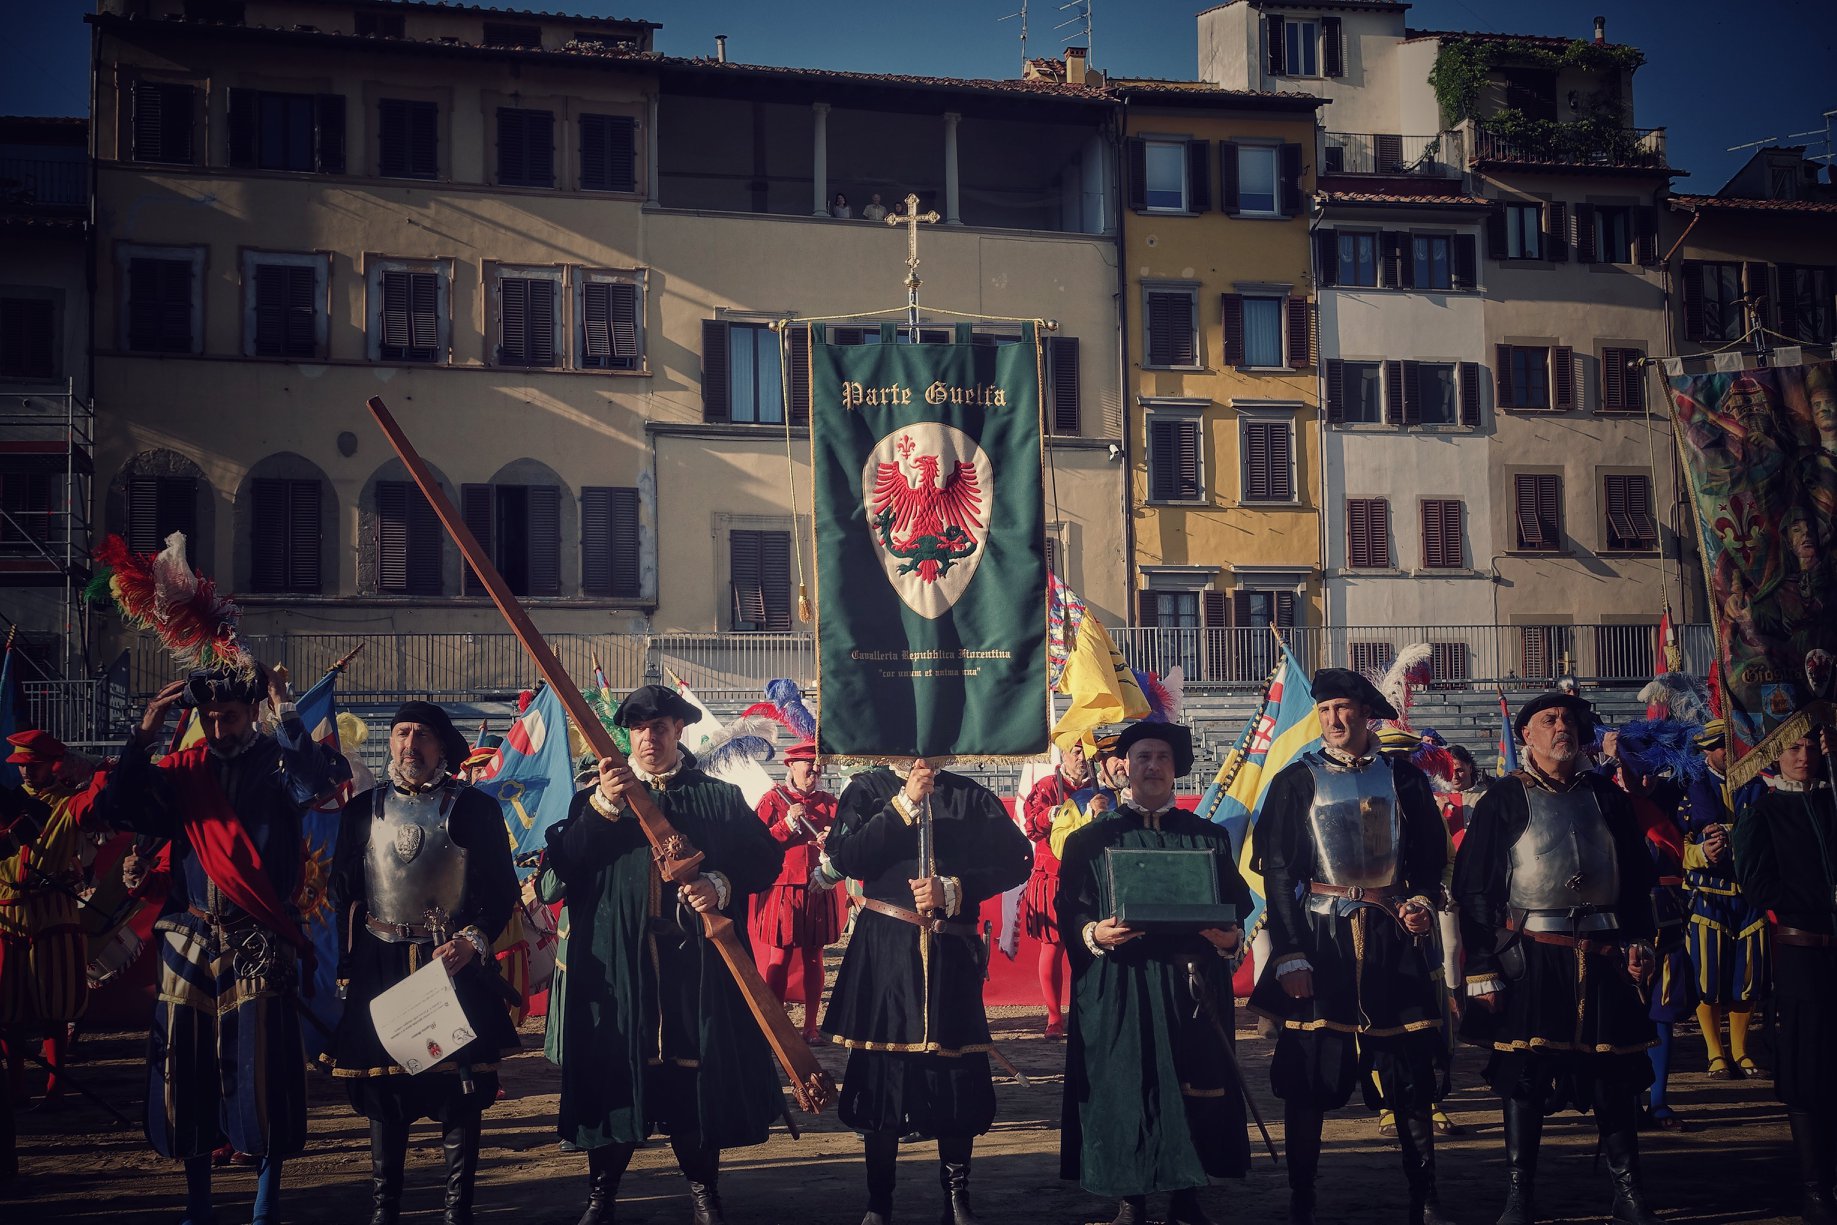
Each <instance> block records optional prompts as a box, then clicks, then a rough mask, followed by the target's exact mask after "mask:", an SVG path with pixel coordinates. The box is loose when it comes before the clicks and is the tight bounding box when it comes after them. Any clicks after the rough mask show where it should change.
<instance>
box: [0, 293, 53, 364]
mask: <svg viewBox="0 0 1837 1225" xmlns="http://www.w3.org/2000/svg"><path fill="white" fill-rule="evenodd" d="M57 370H58V343H57V303H56V302H54V301H53V300H52V299H50V298H0V378H7V379H49V378H55V377H56V376H57Z"/></svg>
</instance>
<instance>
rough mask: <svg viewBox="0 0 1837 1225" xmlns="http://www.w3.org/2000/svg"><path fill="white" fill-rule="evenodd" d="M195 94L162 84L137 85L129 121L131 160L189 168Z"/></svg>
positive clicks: (178, 87)
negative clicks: (131, 144)
mask: <svg viewBox="0 0 1837 1225" xmlns="http://www.w3.org/2000/svg"><path fill="white" fill-rule="evenodd" d="M197 92H198V91H197V90H196V89H195V88H194V87H192V86H190V85H172V84H168V83H166V82H164V81H136V82H134V93H133V114H132V116H131V117H130V123H131V133H132V140H133V150H134V160H135V161H137V162H162V163H165V164H167V165H172V166H189V165H191V163H192V161H193V155H192V128H193V115H194V113H195V111H196V108H197V102H196V98H197Z"/></svg>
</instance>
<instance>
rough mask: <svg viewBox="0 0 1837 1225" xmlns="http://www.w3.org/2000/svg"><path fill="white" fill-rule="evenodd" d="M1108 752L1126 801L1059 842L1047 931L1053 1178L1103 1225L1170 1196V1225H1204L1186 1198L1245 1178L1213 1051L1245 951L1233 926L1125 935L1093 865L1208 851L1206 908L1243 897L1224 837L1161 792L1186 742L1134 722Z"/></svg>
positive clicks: (1226, 1084) (1245, 1150)
mask: <svg viewBox="0 0 1837 1225" xmlns="http://www.w3.org/2000/svg"><path fill="white" fill-rule="evenodd" d="M1118 747H1119V749H1120V750H1121V751H1123V752H1125V753H1127V754H1128V757H1129V780H1130V799H1129V801H1128V802H1127V803H1125V804H1124V805H1123V806H1122V807H1121V808H1119V809H1118V810H1117V811H1116V812H1115V813H1113V814H1110V815H1107V816H1102V817H1099V818H1097V819H1096V820H1094V821H1092V822H1091V823H1090V824H1089V825H1085V826H1083V827H1082V828H1080V829H1078V830H1077V831H1075V832H1074V833H1073V834H1072V835H1071V837H1070V838H1068V839H1066V842H1065V858H1064V859H1063V861H1062V862H1061V865H1060V871H1059V899H1058V914H1059V930H1060V932H1061V933H1062V934H1063V939H1064V942H1065V948H1066V950H1067V952H1068V953H1069V954H1070V955H1071V960H1072V1013H1071V1031H1070V1035H1069V1040H1068V1044H1067V1046H1066V1054H1065V1099H1064V1115H1063V1126H1062V1129H1061V1131H1060V1138H1059V1168H1060V1176H1061V1177H1063V1178H1075V1179H1077V1180H1078V1181H1079V1183H1080V1185H1082V1186H1083V1187H1084V1189H1085V1190H1087V1191H1090V1192H1092V1193H1093V1194H1096V1195H1106V1196H1114V1197H1117V1198H1119V1199H1121V1201H1122V1203H1121V1206H1120V1207H1119V1208H1118V1210H1117V1213H1116V1219H1115V1222H1114V1225H1145V1223H1146V1221H1147V1219H1148V1218H1147V1204H1146V1200H1147V1197H1148V1196H1149V1195H1150V1194H1151V1193H1154V1192H1158V1191H1171V1192H1173V1198H1172V1201H1171V1202H1170V1204H1169V1205H1168V1214H1167V1220H1168V1221H1169V1223H1170V1225H1209V1223H1210V1220H1211V1218H1210V1217H1208V1216H1207V1215H1206V1212H1205V1209H1204V1208H1203V1207H1202V1206H1201V1205H1200V1203H1199V1197H1198V1194H1197V1193H1196V1189H1197V1188H1199V1187H1203V1186H1205V1185H1206V1183H1207V1181H1208V1179H1212V1178H1242V1177H1243V1176H1244V1174H1245V1172H1246V1171H1247V1170H1248V1169H1249V1167H1250V1144H1249V1140H1248V1138H1247V1135H1246V1133H1245V1131H1244V1099H1243V1089H1242V1086H1240V1085H1239V1084H1238V1083H1237V1081H1236V1078H1235V1076H1234V1074H1233V1072H1232V1065H1231V1060H1230V1058H1229V1052H1228V1050H1227V1048H1226V1043H1228V1042H1231V1041H1233V1040H1234V1039H1235V1035H1236V1024H1235V1022H1234V1019H1233V1000H1232V996H1231V974H1232V971H1233V970H1234V969H1235V967H1236V965H1237V963H1238V962H1239V961H1241V960H1242V959H1243V955H1244V952H1245V945H1244V943H1243V940H1242V939H1241V935H1240V933H1239V931H1238V928H1237V926H1236V925H1235V924H1232V925H1230V926H1228V927H1222V928H1211V929H1207V930H1204V931H1199V932H1182V933H1171V932H1170V933H1149V932H1144V931H1138V930H1135V929H1132V928H1129V927H1126V926H1124V925H1123V924H1122V923H1121V922H1119V921H1118V919H1117V917H1116V916H1115V915H1114V914H1112V913H1110V912H1109V910H1108V909H1107V908H1106V907H1105V905H1104V890H1103V883H1102V882H1103V877H1104V869H1105V852H1106V851H1109V850H1111V849H1112V848H1116V849H1123V850H1139V849H1152V850H1178V851H1207V852H1210V853H1211V855H1212V859H1213V866H1214V868H1215V870H1216V871H1217V874H1218V896H1219V899H1220V900H1221V901H1222V902H1224V903H1226V904H1228V905H1231V906H1233V907H1235V908H1236V910H1237V913H1238V914H1240V915H1242V914H1247V913H1248V912H1249V910H1250V907H1251V897H1250V889H1249V887H1248V886H1246V885H1245V884H1244V879H1243V877H1241V876H1239V875H1238V871H1237V861H1236V857H1235V856H1234V855H1233V853H1232V850H1231V837H1230V835H1229V834H1227V833H1226V832H1225V830H1224V828H1223V827H1222V826H1219V825H1215V824H1213V823H1212V822H1210V821H1206V820H1202V819H1201V818H1199V817H1197V816H1195V815H1193V814H1192V813H1190V812H1185V811H1183V810H1181V809H1179V808H1177V807H1175V805H1174V780H1175V779H1176V778H1181V777H1184V776H1185V775H1186V774H1188V773H1189V772H1191V770H1192V768H1193V736H1192V733H1191V732H1190V731H1188V730H1187V729H1186V728H1184V727H1180V726H1178V725H1173V724H1167V723H1149V722H1144V723H1135V724H1132V725H1131V726H1130V727H1129V728H1128V729H1127V730H1125V731H1124V732H1123V734H1122V738H1121V741H1120V742H1119V745H1118ZM1175 1102H1178V1103H1179V1104H1180V1108H1179V1109H1177V1110H1176V1109H1173V1108H1172V1104H1173V1103H1175Z"/></svg>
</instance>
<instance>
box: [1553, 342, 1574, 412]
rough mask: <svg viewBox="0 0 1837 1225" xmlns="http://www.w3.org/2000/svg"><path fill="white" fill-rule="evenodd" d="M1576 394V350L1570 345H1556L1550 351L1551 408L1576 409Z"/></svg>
mask: <svg viewBox="0 0 1837 1225" xmlns="http://www.w3.org/2000/svg"><path fill="white" fill-rule="evenodd" d="M1575 393H1576V385H1575V350H1574V349H1572V348H1570V347H1569V346H1568V345H1556V346H1555V347H1553V348H1552V349H1551V350H1550V397H1551V406H1552V407H1553V408H1557V409H1565V408H1575V407H1576V406H1577V405H1576V394H1575Z"/></svg>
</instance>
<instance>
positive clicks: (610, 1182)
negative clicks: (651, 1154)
mask: <svg viewBox="0 0 1837 1225" xmlns="http://www.w3.org/2000/svg"><path fill="white" fill-rule="evenodd" d="M637 1147H638V1146H637V1145H635V1144H603V1145H601V1146H600V1147H599V1148H590V1149H588V1150H587V1211H585V1212H583V1213H582V1214H581V1218H580V1220H579V1221H578V1222H576V1225H612V1219H613V1206H614V1204H615V1203H616V1202H617V1201H618V1198H619V1180H620V1179H621V1178H623V1177H625V1167H626V1166H628V1165H630V1164H631V1155H632V1152H633V1151H634V1150H635V1149H636V1148H637Z"/></svg>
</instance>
